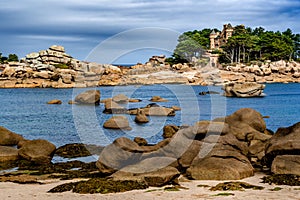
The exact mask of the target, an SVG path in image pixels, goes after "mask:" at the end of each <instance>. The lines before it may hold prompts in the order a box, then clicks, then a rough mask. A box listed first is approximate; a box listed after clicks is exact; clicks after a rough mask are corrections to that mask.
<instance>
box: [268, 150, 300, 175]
mask: <svg viewBox="0 0 300 200" xmlns="http://www.w3.org/2000/svg"><path fill="white" fill-rule="evenodd" d="M299 169H300V155H278V156H276V157H275V159H274V160H273V162H272V167H271V171H272V172H273V173H274V174H294V175H298V176H300V171H299Z"/></svg>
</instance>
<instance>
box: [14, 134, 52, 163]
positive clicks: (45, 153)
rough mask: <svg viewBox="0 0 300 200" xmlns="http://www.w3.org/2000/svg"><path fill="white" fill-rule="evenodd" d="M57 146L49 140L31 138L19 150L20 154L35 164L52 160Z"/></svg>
mask: <svg viewBox="0 0 300 200" xmlns="http://www.w3.org/2000/svg"><path fill="white" fill-rule="evenodd" d="M55 150H56V147H55V145H54V144H52V143H50V142H48V141H47V140H40V139H39V140H29V141H27V142H25V143H24V144H23V145H22V147H21V148H20V150H19V156H20V157H22V158H24V159H25V160H28V161H30V162H33V163H35V164H48V163H50V162H51V160H52V157H53V155H54V152H55Z"/></svg>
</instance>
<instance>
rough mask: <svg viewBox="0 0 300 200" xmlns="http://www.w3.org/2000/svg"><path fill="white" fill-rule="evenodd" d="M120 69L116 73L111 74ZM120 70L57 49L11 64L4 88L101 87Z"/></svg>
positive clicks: (0, 83) (1, 77)
mask: <svg viewBox="0 0 300 200" xmlns="http://www.w3.org/2000/svg"><path fill="white" fill-rule="evenodd" d="M111 69H116V70H111ZM117 70H119V71H120V69H119V68H118V67H115V66H112V65H105V64H97V63H92V62H83V61H79V60H77V59H74V58H72V56H70V55H68V54H66V53H65V50H64V47H62V46H57V45H53V46H51V47H50V48H49V49H47V50H42V51H40V52H38V53H36V52H33V53H30V54H28V55H27V56H26V58H23V59H21V61H20V62H19V63H18V62H17V63H16V62H13V63H8V64H6V65H5V67H4V70H3V72H2V73H0V87H1V88H23V87H25V88H34V87H53V88H73V87H94V86H98V85H99V81H100V80H101V76H102V75H104V73H107V72H109V73H111V74H113V73H115V72H116V71H117Z"/></svg>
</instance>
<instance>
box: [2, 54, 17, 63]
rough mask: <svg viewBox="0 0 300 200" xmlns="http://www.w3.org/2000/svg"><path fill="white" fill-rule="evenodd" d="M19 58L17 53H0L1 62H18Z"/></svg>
mask: <svg viewBox="0 0 300 200" xmlns="http://www.w3.org/2000/svg"><path fill="white" fill-rule="evenodd" d="M18 61H19V58H18V56H17V55H16V54H9V55H8V57H6V56H2V53H0V64H3V63H7V62H18Z"/></svg>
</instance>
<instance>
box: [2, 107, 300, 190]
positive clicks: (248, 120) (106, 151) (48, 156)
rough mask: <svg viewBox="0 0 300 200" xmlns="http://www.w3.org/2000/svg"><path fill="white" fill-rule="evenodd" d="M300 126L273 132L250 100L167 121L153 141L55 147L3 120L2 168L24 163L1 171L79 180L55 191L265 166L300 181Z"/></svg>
mask: <svg viewBox="0 0 300 200" xmlns="http://www.w3.org/2000/svg"><path fill="white" fill-rule="evenodd" d="M299 131H300V123H299V122H298V123H296V124H294V125H293V126H291V127H287V128H279V129H278V130H277V131H276V133H275V134H273V133H271V132H270V131H269V130H268V129H267V127H266V124H265V121H264V118H263V116H262V115H261V114H260V113H258V112H257V111H255V110H253V109H250V108H243V109H240V110H238V111H236V112H234V113H233V114H231V115H229V116H226V117H224V118H217V119H214V120H213V121H199V122H196V123H195V124H194V125H193V126H185V127H177V126H175V125H166V126H165V127H164V134H163V136H164V140H162V141H160V142H159V143H157V144H154V145H148V144H147V142H146V143H145V142H143V141H142V138H139V139H137V138H136V139H135V140H134V141H132V140H130V139H128V138H125V137H121V138H118V139H116V140H115V141H114V142H113V143H112V144H110V145H108V146H106V147H99V146H95V145H84V144H67V145H64V146H62V147H59V148H56V147H55V146H54V145H53V144H51V143H50V142H48V141H45V140H40V139H37V140H26V139H25V138H23V137H22V136H21V135H19V134H16V133H13V132H11V131H9V130H7V129H5V128H4V127H1V128H0V135H1V137H0V145H1V146H0V161H1V162H0V163H1V169H9V168H12V167H18V171H17V172H12V173H4V174H1V175H0V182H16V183H23V184H25V183H29V184H33V183H38V184H42V183H43V182H44V181H45V180H52V179H61V180H73V181H72V182H71V183H65V184H62V185H57V186H56V187H54V188H52V189H51V190H49V192H54V193H56V192H66V191H73V192H77V193H110V192H113V193H115V192H124V191H128V190H136V189H146V188H148V187H164V186H167V185H171V187H172V188H173V189H174V190H176V188H177V189H178V190H180V188H181V187H182V186H181V183H182V181H183V180H186V181H188V180H241V179H245V178H249V177H252V176H254V175H255V173H264V174H265V177H264V178H263V181H264V182H265V183H270V184H271V183H274V184H279V185H282V184H283V185H292V186H300V171H299V170H298V169H299V168H300V163H299V152H300V146H299V144H300V142H299V141H300V138H299V136H300V134H299ZM141 141H142V142H141ZM14 146H17V147H18V148H16V147H14ZM45 147H47V148H45ZM54 155H56V156H61V157H65V158H78V157H84V156H90V155H98V156H99V159H98V161H97V162H91V163H84V162H81V161H76V160H74V161H69V162H66V163H52V162H51V160H52V158H53V156H54ZM268 174H272V175H270V176H267V175H268ZM78 178H81V179H84V180H80V181H78V180H75V179H78ZM232 184H233V185H227V186H226V185H224V187H225V188H228V187H229V188H231V187H233V188H236V187H243V186H241V185H239V186H237V185H236V184H242V183H241V182H236V183H232ZM220 187H221V186H220ZM244 187H246V188H247V187H248V188H249V186H247V185H246V186H244ZM253 187H256V186H253ZM229 190H230V189H229Z"/></svg>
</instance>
